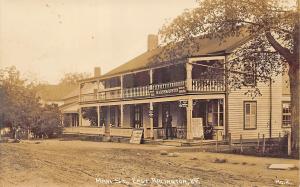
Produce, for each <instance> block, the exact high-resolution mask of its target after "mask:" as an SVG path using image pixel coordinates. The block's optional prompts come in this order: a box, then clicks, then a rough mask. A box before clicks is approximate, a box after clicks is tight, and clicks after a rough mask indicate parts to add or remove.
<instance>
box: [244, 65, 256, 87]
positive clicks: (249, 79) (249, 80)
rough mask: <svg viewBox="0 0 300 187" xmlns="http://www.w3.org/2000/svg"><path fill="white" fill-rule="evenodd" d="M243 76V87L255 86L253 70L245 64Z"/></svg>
mask: <svg viewBox="0 0 300 187" xmlns="http://www.w3.org/2000/svg"><path fill="white" fill-rule="evenodd" d="M244 68H245V74H244V85H245V86H255V85H256V75H255V74H254V72H253V71H254V70H253V67H252V65H251V64H246V65H245V66H244Z"/></svg>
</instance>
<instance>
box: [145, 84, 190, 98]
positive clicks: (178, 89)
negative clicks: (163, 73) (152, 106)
mask: <svg viewBox="0 0 300 187" xmlns="http://www.w3.org/2000/svg"><path fill="white" fill-rule="evenodd" d="M182 93H186V88H185V86H180V87H174V88H168V89H153V90H150V94H151V96H162V95H172V94H182Z"/></svg>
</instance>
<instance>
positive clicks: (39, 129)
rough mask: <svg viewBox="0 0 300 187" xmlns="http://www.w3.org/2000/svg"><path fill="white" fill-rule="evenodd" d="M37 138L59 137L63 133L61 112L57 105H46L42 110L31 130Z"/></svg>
mask: <svg viewBox="0 0 300 187" xmlns="http://www.w3.org/2000/svg"><path fill="white" fill-rule="evenodd" d="M31 132H32V133H33V134H34V136H35V137H39V138H41V137H47V138H53V137H58V136H60V135H61V134H62V132H63V125H62V123H61V120H60V112H59V109H58V106H57V105H54V104H53V105H46V106H44V107H43V108H42V110H41V112H40V115H39V117H38V118H37V119H36V122H35V123H34V124H33V126H32V128H31Z"/></svg>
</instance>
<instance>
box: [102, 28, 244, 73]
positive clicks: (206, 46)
mask: <svg viewBox="0 0 300 187" xmlns="http://www.w3.org/2000/svg"><path fill="white" fill-rule="evenodd" d="M248 39H249V35H248V34H245V33H241V34H240V35H239V36H232V37H227V38H225V39H224V40H221V39H217V38H213V39H210V38H204V39H202V38H201V39H200V38H197V39H196V40H195V42H196V43H197V44H198V45H199V46H200V47H199V49H198V50H196V51H194V52H192V53H189V54H186V56H190V57H195V56H211V55H224V54H228V53H231V52H232V51H233V50H234V49H235V48H237V47H239V46H241V45H242V44H243V43H245V42H246V41H248ZM161 51H162V48H157V49H155V50H152V51H147V52H145V53H143V54H141V55H139V56H137V57H135V58H133V59H132V60H130V61H128V62H127V63H125V64H122V65H120V66H118V67H117V68H115V69H113V70H111V71H109V72H108V73H106V74H104V75H103V77H106V76H113V75H117V74H121V73H127V72H131V71H136V70H140V69H147V68H150V67H151V66H153V61H152V59H151V58H152V57H154V56H155V55H157V54H159V53H160V52H161ZM163 63H165V62H163V61H161V62H158V63H156V66H159V65H162V64H163Z"/></svg>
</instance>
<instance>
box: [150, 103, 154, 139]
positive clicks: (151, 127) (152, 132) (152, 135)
mask: <svg viewBox="0 0 300 187" xmlns="http://www.w3.org/2000/svg"><path fill="white" fill-rule="evenodd" d="M149 105H150V107H149V110H150V111H152V114H153V115H154V111H153V103H152V102H150V103H149ZM150 111H149V112H150ZM153 115H152V116H149V119H150V129H151V130H150V138H151V139H153V138H154V129H153V117H154V116H153Z"/></svg>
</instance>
